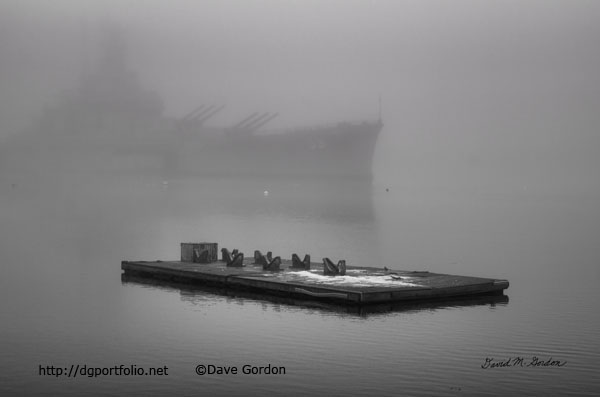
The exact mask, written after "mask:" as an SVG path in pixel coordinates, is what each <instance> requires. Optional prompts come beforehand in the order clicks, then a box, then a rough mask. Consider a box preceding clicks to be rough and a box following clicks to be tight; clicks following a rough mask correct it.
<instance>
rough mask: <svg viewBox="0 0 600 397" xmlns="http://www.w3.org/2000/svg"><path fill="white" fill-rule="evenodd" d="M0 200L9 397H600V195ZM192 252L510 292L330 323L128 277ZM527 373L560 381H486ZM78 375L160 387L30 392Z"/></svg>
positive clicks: (142, 182)
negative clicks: (146, 371)
mask: <svg viewBox="0 0 600 397" xmlns="http://www.w3.org/2000/svg"><path fill="white" fill-rule="evenodd" d="M13 183H14V185H13ZM265 190H268V191H269V195H268V196H265V195H264V193H263V192H264V191H265ZM0 200H1V201H0V225H1V226H0V227H1V236H2V240H1V241H0V260H1V263H2V277H1V278H0V284H1V289H0V291H1V298H2V299H0V316H1V319H2V327H1V328H0V337H1V340H2V356H3V360H2V361H1V363H0V366H1V371H0V380H1V383H0V394H2V395H11V394H19V395H26V394H40V395H44V394H47V395H57V394H60V395H73V396H78V395H84V394H87V393H90V394H106V395H111V394H112V395H122V394H125V393H129V392H136V393H139V394H144V395H164V394H167V393H175V394H179V395H192V394H206V395H228V396H235V395H249V394H256V395H261V394H266V393H269V394H270V395H286V396H288V395H319V394H325V393H327V394H328V395H336V396H337V395H339V396H342V395H344V396H346V395H361V396H371V395H424V396H425V395H427V396H429V395H515V394H519V395H545V394H549V395H550V394H551V395H558V394H562V395H593V394H597V393H599V392H600V380H599V378H598V377H597V376H596V375H597V373H598V371H599V370H600V365H599V361H600V354H599V351H600V343H599V340H598V337H597V334H598V333H597V330H598V327H599V326H600V315H599V314H598V313H599V312H600V311H599V310H598V309H597V302H598V301H599V298H600V292H599V288H598V283H599V281H600V279H599V272H600V271H599V266H598V265H599V264H600V244H599V242H600V241H599V240H598V238H599V237H600V211H598V204H599V203H600V200H599V197H598V195H594V194H590V193H571V194H559V193H548V192H546V193H543V194H542V193H540V192H534V191H531V190H518V191H512V192H508V193H507V192H502V193H499V192H498V191H494V190H493V189H484V188H482V189H471V190H470V191H468V192H466V191H459V190H458V189H457V190H454V191H450V190H447V189H446V190H443V189H428V190H424V189H416V190H415V189H407V188H402V187H401V186H392V187H391V189H390V191H389V192H386V191H385V189H384V188H383V187H374V188H372V189H371V188H368V189H365V188H364V186H358V185H356V184H354V183H344V184H342V185H341V186H338V187H334V186H331V185H329V184H321V185H318V186H317V187H315V186H312V185H311V186H307V185H306V184H305V183H304V182H298V183H284V182H280V183H276V184H269V183H266V182H264V181H251V182H248V183H245V182H243V181H219V180H203V181H200V180H182V181H170V182H169V183H168V184H163V183H162V182H161V181H160V180H155V179H153V178H149V177H137V178H128V177H119V178H114V177H111V178H108V177H95V178H83V177H76V176H73V177H70V178H65V179H63V180H61V181H53V180H44V181H35V180H30V179H28V178H26V177H23V178H21V179H19V178H13V179H11V178H8V177H3V179H1V186H0ZM182 241H216V242H218V243H219V245H220V246H225V247H228V248H230V249H232V248H239V249H240V250H241V251H242V252H247V253H252V252H253V251H254V250H255V249H260V250H262V251H263V252H264V251H268V250H272V251H273V252H274V254H276V255H282V256H283V257H290V256H291V253H292V252H297V253H298V254H300V256H303V255H304V254H305V253H310V254H311V255H312V257H313V258H317V259H318V258H321V257H323V256H329V257H331V258H333V259H335V260H336V261H337V259H340V258H345V259H346V260H347V261H348V264H367V265H374V266H377V265H379V266H383V265H386V266H388V267H390V268H393V269H399V270H400V269H407V270H429V271H435V272H445V273H454V274H463V275H473V276H483V277H496V278H506V279H508V280H509V281H510V282H511V286H510V288H509V289H508V290H507V295H508V298H509V299H508V300H504V301H495V302H492V301H475V302H460V301H459V302H451V303H449V304H446V305H422V306H419V305H417V306H407V307H394V308H389V307H381V308H377V309H376V310H375V309H374V310H370V311H369V310H367V311H359V310H345V309H339V310H335V309H332V308H329V307H305V306H302V305H298V302H292V301H287V302H281V301H275V300H263V299H257V298H255V297H252V296H237V295H230V296H228V295H225V294H222V293H219V291H214V290H203V291H198V290H191V289H189V288H186V287H181V286H177V285H171V286H164V285H154V284H152V283H145V282H139V281H135V280H133V281H131V280H122V279H121V270H120V262H121V260H124V259H129V260H134V259H141V260H155V259H164V260H168V259H175V258H177V257H178V255H179V243H180V242H182ZM534 356H535V357H539V358H540V359H542V360H544V361H545V360H548V359H550V358H552V359H553V360H560V361H561V362H566V364H565V365H564V366H562V367H521V366H513V367H506V368H493V369H482V364H483V363H484V362H485V359H486V358H487V357H490V358H491V357H493V358H494V359H496V360H507V359H514V358H517V357H522V358H524V362H525V364H526V363H528V362H530V361H531V360H532V358H533V357H534ZM71 364H75V365H77V364H79V365H80V366H81V365H87V366H88V367H102V366H107V367H113V366H115V365H117V366H118V365H121V364H124V365H125V366H127V367H129V366H130V365H132V364H133V365H136V366H138V367H144V368H145V367H164V366H167V367H168V376H162V377H160V376H155V377H150V376H148V377H144V376H139V377H136V376H129V377H117V376H104V377H99V378H88V377H84V376H81V375H79V376H78V377H77V378H76V379H73V378H67V377H54V376H40V375H39V367H40V365H42V366H44V367H46V366H55V367H70V366H71ZM198 364H205V365H209V364H213V365H218V366H237V367H238V368H240V370H241V367H242V366H243V365H245V364H250V365H254V366H266V365H268V364H271V365H272V366H284V367H285V369H286V373H285V375H277V376H275V375H270V376H269V375H254V376H253V375H243V374H238V375H206V376H198V375H196V374H195V368H196V366H197V365H198Z"/></svg>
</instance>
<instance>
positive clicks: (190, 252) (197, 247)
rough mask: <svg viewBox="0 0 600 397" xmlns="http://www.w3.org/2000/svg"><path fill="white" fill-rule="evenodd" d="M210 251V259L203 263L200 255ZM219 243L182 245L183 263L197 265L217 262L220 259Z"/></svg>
mask: <svg viewBox="0 0 600 397" xmlns="http://www.w3.org/2000/svg"><path fill="white" fill-rule="evenodd" d="M204 250H208V259H207V260H206V261H202V260H200V259H199V258H198V256H199V255H200V253H201V252H202V251H204ZM218 252H219V248H218V244H217V243H181V261H182V262H195V263H211V262H215V261H216V260H217V257H218Z"/></svg>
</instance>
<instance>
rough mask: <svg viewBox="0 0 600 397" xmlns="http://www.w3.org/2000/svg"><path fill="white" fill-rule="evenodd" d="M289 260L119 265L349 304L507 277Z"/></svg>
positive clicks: (130, 272) (441, 295)
mask: <svg viewBox="0 0 600 397" xmlns="http://www.w3.org/2000/svg"><path fill="white" fill-rule="evenodd" d="M292 263H293V262H292V260H281V262H280V266H279V270H278V271H270V270H265V269H264V265H261V264H258V263H255V260H254V259H253V258H244V259H243V260H242V265H241V266H235V267H233V266H228V264H227V262H226V261H223V260H216V261H211V262H210V263H196V262H192V261H154V262H147V261H123V262H121V269H122V270H123V271H124V273H125V275H127V276H135V277H142V278H151V279H159V280H168V281H171V282H179V283H185V284H206V285H215V286H219V287H221V288H225V289H231V290H251V291H253V292H256V293H260V294H265V295H277V296H286V297H296V298H302V299H316V300H322V301H328V302H332V303H334V302H335V303H336V304H338V303H344V304H352V305H368V304H380V303H388V302H402V301H407V302H411V301H412V302H414V301H420V300H432V299H435V300H444V299H450V298H456V297H470V296H473V297H479V296H482V295H502V294H503V291H504V290H505V289H507V288H508V286H509V283H508V281H507V280H498V279H489V278H480V277H465V276H454V275H449V274H437V273H430V272H426V271H399V270H390V269H387V268H373V267H357V266H347V267H346V270H345V274H344V275H336V276H329V275H324V274H323V273H324V272H323V264H318V263H314V262H313V263H310V265H312V267H313V268H312V269H311V268H310V266H309V267H308V269H299V268H297V267H293V266H292Z"/></svg>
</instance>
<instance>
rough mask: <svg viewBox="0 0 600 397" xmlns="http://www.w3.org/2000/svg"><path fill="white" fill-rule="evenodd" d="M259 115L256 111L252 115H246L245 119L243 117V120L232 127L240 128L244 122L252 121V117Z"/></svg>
mask: <svg viewBox="0 0 600 397" xmlns="http://www.w3.org/2000/svg"><path fill="white" fill-rule="evenodd" d="M257 115H258V112H254V113H252V114H251V115H250V116H248V117H246V118H245V119H243V120H242V121H240V122H239V123H237V124H236V125H234V126H233V127H231V128H232V129H235V128H240V127H241V126H242V125H243V124H244V123H246V122H248V121H250V120H251V119H253V118H255V117H256V116H257Z"/></svg>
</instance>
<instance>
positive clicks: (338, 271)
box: [323, 258, 346, 276]
mask: <svg viewBox="0 0 600 397" xmlns="http://www.w3.org/2000/svg"><path fill="white" fill-rule="evenodd" d="M323 274H324V275H325V276H344V275H346V261H345V260H344V259H341V260H340V261H339V262H338V264H337V265H334V264H333V262H332V261H331V260H330V259H329V258H323Z"/></svg>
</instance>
